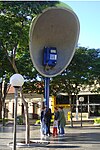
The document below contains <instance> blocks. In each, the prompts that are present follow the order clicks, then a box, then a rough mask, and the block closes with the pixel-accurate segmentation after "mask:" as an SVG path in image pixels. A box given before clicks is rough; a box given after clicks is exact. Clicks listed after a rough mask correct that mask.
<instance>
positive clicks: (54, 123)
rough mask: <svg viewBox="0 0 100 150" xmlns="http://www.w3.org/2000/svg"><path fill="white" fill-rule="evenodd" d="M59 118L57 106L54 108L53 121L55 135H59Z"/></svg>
mask: <svg viewBox="0 0 100 150" xmlns="http://www.w3.org/2000/svg"><path fill="white" fill-rule="evenodd" d="M58 119H59V111H58V109H57V107H55V108H54V122H53V136H57V135H58V121H59V120H58Z"/></svg>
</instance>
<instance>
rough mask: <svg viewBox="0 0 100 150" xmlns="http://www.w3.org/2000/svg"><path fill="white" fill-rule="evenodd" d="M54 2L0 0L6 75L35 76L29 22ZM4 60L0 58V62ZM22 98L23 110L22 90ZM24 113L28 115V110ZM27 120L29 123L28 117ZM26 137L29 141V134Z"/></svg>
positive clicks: (0, 34)
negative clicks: (31, 56) (30, 47)
mask: <svg viewBox="0 0 100 150" xmlns="http://www.w3.org/2000/svg"><path fill="white" fill-rule="evenodd" d="M56 3H58V2H55V1H45V2H39V1H37V2H34V1H33V2H19V1H18V2H0V23H1V27H0V50H1V51H2V53H4V57H6V60H7V63H8V65H7V63H6V65H7V66H8V68H9V66H10V68H9V69H8V68H6V67H5V68H3V70H4V71H5V72H6V74H7V75H9V76H11V74H13V73H21V74H22V75H23V76H24V77H25V78H26V79H27V80H29V79H30V80H31V79H32V80H33V79H35V78H36V73H37V72H36V71H35V69H33V65H32V62H31V60H30V57H29V48H28V40H29V39H28V33H29V27H30V23H31V20H32V18H33V17H35V16H36V15H37V14H39V13H41V12H42V10H43V9H44V8H47V7H48V6H50V7H52V6H54V5H55V4H56ZM5 62H6V61H3V59H1V64H2V63H5ZM26 69H27V72H26ZM22 99H23V103H24V106H25V108H26V109H25V110H28V109H27V105H26V103H25V100H24V97H23V92H22ZM26 113H27V115H28V112H26ZM27 122H28V123H29V121H28V117H27ZM27 131H28V132H29V130H27ZM28 135H29V133H28ZM27 138H28V139H27V142H28V143H29V136H28V137H27Z"/></svg>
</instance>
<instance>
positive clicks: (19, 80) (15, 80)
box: [10, 74, 24, 150]
mask: <svg viewBox="0 0 100 150" xmlns="http://www.w3.org/2000/svg"><path fill="white" fill-rule="evenodd" d="M10 84H11V85H12V86H13V87H14V88H15V99H14V131H13V150H16V123H17V100H18V89H19V88H20V87H22V85H23V84H24V78H23V76H22V75H20V74H14V75H12V76H11V78H10Z"/></svg>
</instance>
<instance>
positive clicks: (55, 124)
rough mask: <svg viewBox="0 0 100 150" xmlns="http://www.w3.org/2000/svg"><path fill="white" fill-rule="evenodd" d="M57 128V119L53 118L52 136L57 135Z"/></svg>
mask: <svg viewBox="0 0 100 150" xmlns="http://www.w3.org/2000/svg"><path fill="white" fill-rule="evenodd" d="M57 129H58V120H54V122H53V136H57V135H58V132H57Z"/></svg>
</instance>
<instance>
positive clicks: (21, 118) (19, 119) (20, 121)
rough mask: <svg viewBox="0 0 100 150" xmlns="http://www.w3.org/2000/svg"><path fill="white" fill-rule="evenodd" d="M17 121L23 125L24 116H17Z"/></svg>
mask: <svg viewBox="0 0 100 150" xmlns="http://www.w3.org/2000/svg"><path fill="white" fill-rule="evenodd" d="M17 123H18V124H19V125H22V124H23V116H17Z"/></svg>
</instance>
